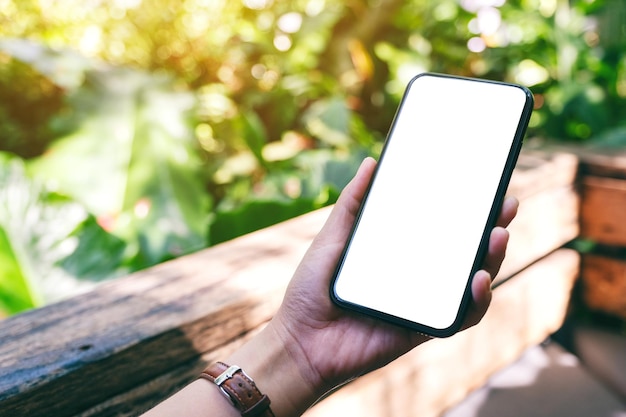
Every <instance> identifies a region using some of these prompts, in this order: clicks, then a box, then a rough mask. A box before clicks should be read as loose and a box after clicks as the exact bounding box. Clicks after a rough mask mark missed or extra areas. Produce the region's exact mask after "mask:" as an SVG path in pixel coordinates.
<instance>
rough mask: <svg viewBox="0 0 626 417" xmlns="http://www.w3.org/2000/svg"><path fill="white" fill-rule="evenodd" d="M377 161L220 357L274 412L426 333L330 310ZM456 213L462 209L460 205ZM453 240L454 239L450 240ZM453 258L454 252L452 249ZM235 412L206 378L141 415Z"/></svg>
mask: <svg viewBox="0 0 626 417" xmlns="http://www.w3.org/2000/svg"><path fill="white" fill-rule="evenodd" d="M375 165H376V162H375V161H374V160H373V159H371V158H368V159H366V160H364V161H363V163H362V165H361V167H360V168H359V171H358V172H357V174H356V175H355V177H354V179H353V180H352V181H351V182H350V183H349V184H348V185H347V186H346V188H345V189H344V191H343V192H342V194H341V196H340V198H339V200H338V201H337V204H336V205H335V207H334V208H333V210H332V212H331V214H330V216H329V218H328V220H327V222H326V224H325V225H324V227H323V228H322V230H321V231H320V233H319V234H318V235H317V237H316V238H315V239H314V241H313V243H312V244H311V247H310V248H309V250H308V251H307V253H306V254H305V256H304V258H303V259H302V262H301V263H300V265H299V266H298V268H297V269H296V271H295V274H294V276H293V278H292V280H291V282H290V284H289V286H288V288H287V291H286V294H285V298H284V300H283V303H282V305H281V307H280V309H279V310H278V312H277V314H276V316H275V317H274V318H273V319H272V320H271V321H270V323H269V324H268V325H267V326H266V328H265V329H264V330H263V331H261V332H260V333H259V334H258V335H257V336H255V337H254V338H253V339H252V340H250V341H249V342H248V343H247V344H246V345H244V346H243V347H241V348H240V349H238V350H237V351H236V352H234V353H233V354H232V355H231V356H230V357H228V358H225V360H224V362H226V363H228V364H237V365H239V366H241V368H242V369H244V370H245V371H246V373H247V374H248V375H250V376H251V377H252V378H253V379H254V380H255V382H256V384H257V386H258V387H259V389H260V390H261V391H262V392H263V393H265V394H267V395H268V396H269V398H270V399H271V401H272V405H271V408H272V410H273V412H274V413H275V415H276V417H289V416H299V415H301V414H302V413H303V412H304V411H306V409H307V408H309V407H310V406H311V405H312V404H314V403H315V401H317V399H318V398H320V397H321V396H322V395H324V394H325V393H326V392H328V391H329V390H332V389H334V388H336V387H338V386H340V385H341V384H344V383H346V382H347V381H350V380H351V379H354V378H356V377H359V376H361V375H363V374H366V373H368V372H370V371H372V370H374V369H377V368H380V367H382V366H384V365H386V364H387V363H389V362H391V361H393V360H394V359H396V358H398V357H399V356H401V355H403V354H404V353H406V352H408V351H410V350H411V349H413V348H415V347H416V346H417V345H419V344H421V343H424V342H426V341H427V340H429V338H428V337H426V336H424V335H421V334H418V333H415V332H413V331H411V330H407V329H404V328H400V327H397V326H394V325H391V324H387V323H384V322H381V321H379V320H375V319H371V318H368V317H364V316H361V315H358V314H355V313H351V312H348V311H345V310H342V309H339V308H338V307H336V306H335V305H334V304H333V303H332V302H331V300H330V297H329V287H330V282H331V279H332V274H333V271H334V268H335V266H336V264H337V262H338V260H339V256H340V254H341V251H342V249H343V247H344V245H345V243H346V240H347V239H348V235H349V232H350V229H351V226H352V224H353V222H354V220H355V216H356V213H357V211H358V208H359V205H360V203H361V200H362V198H363V195H364V193H365V190H366V188H367V185H368V183H369V181H370V178H371V176H372V173H373V171H374V168H375ZM517 207H518V202H517V200H516V199H515V198H511V197H509V198H507V199H505V201H504V203H503V206H502V210H501V213H500V217H499V219H498V222H497V226H496V227H495V228H494V229H493V230H492V232H491V235H490V240H489V250H488V253H487V256H486V259H485V262H484V264H483V269H482V270H481V271H479V272H477V273H476V274H475V275H474V277H473V280H472V285H471V288H472V304H471V305H470V308H469V312H468V314H467V317H466V321H465V324H464V327H463V328H464V329H466V328H468V327H471V326H473V325H475V324H477V323H478V322H479V321H480V320H481V319H482V317H483V316H484V314H485V312H486V311H487V308H488V307H489V303H490V301H491V281H492V277H495V276H496V274H497V273H498V270H499V269H500V265H501V264H502V261H503V259H504V255H505V252H506V245H507V242H508V238H509V234H508V232H507V230H506V229H505V228H506V227H507V226H508V224H509V223H510V222H511V221H512V220H513V218H514V217H515V214H516V213H517ZM459 210H461V208H459ZM452 238H453V237H452ZM450 257H451V258H452V257H454V254H452V253H451V254H450ZM146 415H147V416H149V417H161V416H175V415H186V416H190V417H195V416H198V417H201V416H209V415H210V416H215V415H220V416H239V415H240V414H239V413H238V411H237V410H236V409H235V408H233V407H232V405H231V404H230V403H229V402H228V401H227V400H226V399H225V398H224V397H223V396H222V395H221V393H220V391H219V389H218V388H217V387H215V386H213V385H212V384H211V383H210V382H208V381H206V380H197V381H195V382H193V383H191V384H190V385H188V386H187V387H185V388H183V389H182V390H181V391H180V392H178V393H177V394H175V395H174V396H173V397H171V398H169V399H168V400H166V401H164V402H163V403H161V404H160V405H158V406H157V407H155V408H154V409H152V410H151V411H150V412H148V413H147V414H146Z"/></svg>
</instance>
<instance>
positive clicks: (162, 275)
mask: <svg viewBox="0 0 626 417" xmlns="http://www.w3.org/2000/svg"><path fill="white" fill-rule="evenodd" d="M327 214H328V211H327V210H322V211H318V212H315V213H311V214H309V215H307V216H304V217H301V218H298V219H294V220H292V221H289V222H286V223H283V224H280V225H278V226H275V227H272V228H269V229H265V230H263V231H260V232H257V233H253V234H250V235H247V236H246V237H244V238H241V239H236V240H233V241H231V242H228V243H225V244H223V245H219V246H216V247H214V248H211V249H209V250H206V251H202V252H199V253H197V254H194V255H190V256H187V257H184V258H180V259H177V260H174V261H172V262H168V263H165V264H163V265H160V266H157V267H156V268H152V269H150V270H146V271H144V272H140V273H138V274H135V275H133V276H131V277H127V278H124V279H121V280H118V281H115V282H112V283H110V284H107V285H103V286H101V287H99V288H97V289H96V290H95V291H93V292H91V293H89V294H85V295H83V296H80V297H76V298H74V299H71V300H68V301H66V302H62V303H59V304H55V305H51V306H48V307H46V308H43V309H40V310H35V311H32V312H29V313H25V314H23V315H19V316H16V317H12V318H9V319H7V320H5V321H3V322H1V323H0V335H1V336H0V408H1V409H2V410H3V411H4V412H6V413H8V415H11V416H50V415H54V416H68V415H73V414H74V413H76V412H77V411H78V410H85V409H87V408H91V407H93V406H94V405H95V404H98V403H100V402H103V401H105V400H107V399H108V398H110V397H112V396H115V395H118V394H120V393H123V392H126V391H128V390H131V389H132V388H133V387H135V386H137V385H139V384H141V383H142V382H145V381H148V380H151V379H153V378H156V377H157V376H159V375H162V374H165V373H167V372H168V371H169V370H171V369H172V368H176V367H178V366H181V365H182V364H185V363H187V362H188V361H190V360H192V359H193V358H196V357H197V356H198V355H199V354H200V353H202V352H208V351H213V350H215V349H218V348H220V347H221V346H223V345H225V344H226V343H229V342H231V341H233V340H237V339H238V338H239V337H240V336H241V335H242V334H245V333H246V332H247V331H249V330H250V329H254V328H256V327H257V326H259V325H260V324H262V323H264V322H266V321H267V320H269V319H270V318H271V316H272V315H273V314H274V312H275V310H276V309H277V307H278V305H279V303H280V301H281V298H282V294H283V293H284V288H285V286H286V284H287V282H288V281H289V279H290V277H291V274H292V273H293V271H294V269H295V267H296V266H297V263H298V262H299V260H300V258H301V256H302V254H303V253H304V251H305V250H306V248H307V247H308V245H309V244H310V241H311V239H312V237H313V236H314V235H315V233H316V232H317V231H318V230H319V228H320V226H321V224H322V223H323V221H324V220H325V218H326V216H327Z"/></svg>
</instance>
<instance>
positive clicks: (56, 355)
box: [0, 153, 576, 417]
mask: <svg viewBox="0 0 626 417" xmlns="http://www.w3.org/2000/svg"><path fill="white" fill-rule="evenodd" d="M542 158H543V159H542ZM574 172H575V163H573V160H572V158H571V156H567V155H553V154H545V155H543V156H541V154H537V153H533V154H528V155H526V154H524V155H522V156H521V157H520V165H519V167H518V168H517V169H516V171H515V174H514V177H513V179H512V182H511V186H510V187H509V190H510V191H511V193H512V194H515V195H517V196H518V198H519V199H520V200H521V202H522V209H521V211H520V217H519V218H518V222H516V224H514V225H513V226H511V232H512V236H513V237H512V241H511V247H510V250H509V258H510V261H509V260H508V261H507V262H508V263H507V264H505V267H504V268H503V270H502V273H501V274H500V276H501V278H502V279H505V278H507V276H510V275H511V274H513V273H514V272H516V271H519V270H521V269H522V268H524V267H525V266H527V265H529V264H531V263H532V262H534V261H536V260H537V259H539V258H542V257H544V256H545V255H547V254H548V253H549V252H551V251H553V250H554V249H556V248H557V247H558V246H560V245H561V244H562V243H564V242H565V241H567V240H568V239H569V238H570V236H571V235H572V234H573V233H575V232H574V229H573V226H572V224H574V223H575V220H574V219H575V218H576V212H575V205H576V204H575V203H574V202H573V201H574V200H575V195H574V193H573V189H572V182H573V178H574ZM328 213H329V209H322V210H320V211H316V212H313V213H310V214H307V215H305V216H301V217H299V218H296V219H293V220H290V221H288V222H285V223H282V224H280V225H276V226H273V227H270V228H268V229H265V230H262V231H259V232H256V233H252V234H250V235H247V236H244V237H241V238H238V239H235V240H232V241H230V242H227V243H224V244H221V245H218V246H215V247H213V248H210V249H207V250H204V251H201V252H198V253H196V254H193V255H189V256H186V257H183V258H180V259H177V260H174V261H171V262H168V263H165V264H162V265H159V266H157V267H155V268H151V269H148V270H146V271H142V272H139V273H136V274H133V275H131V276H129V277H126V278H123V279H119V280H117V281H115V282H112V283H108V284H105V285H102V286H100V287H98V288H97V289H96V290H94V291H92V292H90V293H87V294H84V295H81V296H79V297H75V298H72V299H70V300H67V301H64V302H61V303H58V304H54V305H50V306H47V307H45V308H42V309H38V310H34V311H31V312H27V313H25V314H22V315H19V316H16V317H12V318H9V319H6V320H4V321H1V322H0V411H1V412H0V414H1V415H10V416H15V417H18V416H50V415H54V416H59V417H63V416H71V415H83V416H127V415H135V414H137V413H138V412H139V411H142V410H145V409H146V408H149V407H150V406H152V405H153V404H155V403H156V402H158V401H160V400H162V399H163V398H165V396H167V395H169V394H170V393H172V392H173V390H175V389H176V388H177V387H179V386H181V385H183V384H185V383H187V382H188V381H189V380H190V379H192V378H194V377H195V375H196V373H197V371H198V370H199V369H201V368H202V367H203V366H204V364H205V363H206V361H207V360H212V359H215V358H219V357H223V356H225V355H226V354H227V353H228V352H230V351H232V349H234V348H235V347H236V346H238V344H239V343H241V342H242V340H243V339H244V338H245V337H247V336H248V335H250V334H251V332H254V331H257V330H258V329H259V328H260V327H261V326H263V324H264V323H265V322H267V321H268V320H269V319H270V318H271V317H272V315H273V314H274V312H275V310H276V308H277V307H278V305H279V303H280V301H281V299H282V295H283V293H284V288H285V286H286V284H287V282H288V281H289V279H290V278H291V274H292V273H293V271H294V270H295V268H296V266H297V263H298V262H299V260H300V258H301V256H302V254H303V253H304V251H305V250H306V248H307V247H308V245H309V244H310V241H311V240H312V238H313V237H314V235H315V234H316V233H317V232H318V231H319V229H320V228H321V226H322V224H323V222H324V220H325V219H326V217H327V215H328ZM541 218H543V219H544V220H545V221H541ZM562 229H564V230H562ZM516 230H517V231H516ZM514 242H515V243H514ZM520 276H521V275H520ZM515 280H516V281H517V278H516V279H515ZM508 285H509V284H508V283H507V284H506V285H502V288H503V289H502V290H500V289H498V293H501V292H502V291H504V288H505V287H507V286H508ZM559 296H560V295H555V297H559ZM523 300H525V301H524V302H526V303H529V304H532V303H534V301H533V300H530V299H528V298H523ZM506 311H508V310H505V313H506ZM502 314H504V313H502ZM507 317H508V319H509V320H510V323H508V326H509V327H515V328H518V326H522V327H524V328H526V327H528V326H529V325H530V323H531V322H530V321H523V320H526V318H525V317H526V316H524V318H522V322H520V318H519V317H517V316H515V315H514V314H513V313H510V314H509V315H508V316H507ZM523 323H526V324H523ZM542 326H543V325H542ZM542 328H544V329H545V327H542ZM518 330H519V331H522V330H521V329H518ZM524 331H531V330H524ZM494 337H499V336H498V335H490V336H489V337H487V338H492V339H493V338H494ZM453 339H456V337H455V338H453ZM448 343H450V342H448ZM457 343H460V342H457ZM514 344H515V343H513V345H514ZM513 345H511V346H513ZM507 346H508V345H507ZM467 348H468V347H467V346H465V347H459V346H456V345H455V347H454V348H450V349H452V350H454V349H461V350H465V349H467ZM442 349H443V348H442ZM508 349H510V350H511V352H517V351H521V348H519V349H518V348H515V349H514V348H513V347H509V348H508ZM424 355H426V354H424ZM426 357H428V356H427V355H426V356H424V358H426ZM396 369H397V368H396ZM420 369H421V368H420ZM429 372H430V373H432V371H425V375H430V373H429ZM420 378H421V379H420V380H421V381H422V382H421V384H427V385H429V384H432V381H431V380H430V379H429V378H427V377H425V376H424V377H420ZM433 378H434V377H433ZM470 382H471V381H470ZM472 383H473V382H472ZM435 386H437V385H435ZM455 387H457V388H454V389H458V391H459V393H460V392H465V391H466V390H467V387H466V386H464V385H463V384H461V386H457V385H455ZM450 389H452V388H450ZM350 414H353V413H350ZM404 415H406V414H404Z"/></svg>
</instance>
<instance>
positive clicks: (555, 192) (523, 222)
mask: <svg viewBox="0 0 626 417" xmlns="http://www.w3.org/2000/svg"><path fill="white" fill-rule="evenodd" d="M578 206H579V196H578V193H577V192H576V190H575V188H574V186H573V185H572V184H569V185H566V186H561V187H557V188H552V189H546V190H543V191H541V192H539V193H537V194H534V195H531V196H528V197H527V198H525V199H522V200H521V201H520V207H519V211H518V214H517V217H516V218H515V220H513V222H512V223H511V225H510V226H509V228H508V229H509V233H510V239H509V245H508V248H507V256H506V258H505V260H504V263H503V264H502V268H501V269H500V274H499V275H498V277H497V279H496V283H500V282H502V281H503V280H506V279H507V278H508V277H510V276H512V275H513V274H514V273H516V272H518V271H520V270H521V269H523V268H525V267H526V266H528V265H529V264H531V263H532V262H534V261H536V260H537V259H539V258H541V257H543V256H545V255H546V254H548V253H550V252H552V251H554V250H556V249H558V248H560V247H561V246H563V245H564V244H566V243H568V242H570V241H571V240H572V239H574V238H576V237H577V236H578V233H579V219H578Z"/></svg>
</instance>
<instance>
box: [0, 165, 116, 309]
mask: <svg viewBox="0 0 626 417" xmlns="http://www.w3.org/2000/svg"><path fill="white" fill-rule="evenodd" d="M114 241H115V239H114V238H113V237H111V236H109V235H107V234H106V232H105V231H104V230H102V228H101V227H100V226H99V225H98V224H97V223H96V222H95V220H94V219H93V217H90V216H89V215H88V213H87V212H86V211H85V209H84V208H83V207H82V206H81V205H80V204H78V203H76V202H72V201H70V200H68V199H67V198H65V197H63V196H60V195H58V194H54V193H49V192H48V191H46V190H45V189H44V188H43V187H42V186H41V184H39V183H38V182H36V181H33V180H31V179H30V178H28V176H27V175H26V172H25V168H24V164H23V162H22V161H21V160H20V159H19V158H16V157H13V156H10V155H9V154H6V153H0V303H1V305H0V307H1V308H3V309H5V310H7V312H9V313H16V312H19V311H22V310H24V309H28V308H32V307H36V306H39V305H42V304H45V303H49V302H51V301H56V300H59V299H62V298H65V297H67V296H69V295H72V294H75V293H77V292H80V291H84V290H87V289H89V288H92V287H93V285H94V284H93V282H92V281H94V280H97V279H102V278H111V277H113V276H115V274H116V270H117V267H118V266H119V262H116V260H118V259H120V258H121V254H122V253H123V251H124V245H123V243H122V242H119V241H115V243H113V242H114ZM102 242H108V243H109V244H108V245H101V243H102ZM77 257H80V258H84V259H86V260H90V259H95V258H100V259H101V260H100V262H99V263H96V264H94V263H93V262H89V263H87V264H85V265H88V264H90V265H92V266H93V268H91V270H88V269H86V268H83V269H82V270H77V269H76V268H72V266H71V265H72V259H76V258H77Z"/></svg>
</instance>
